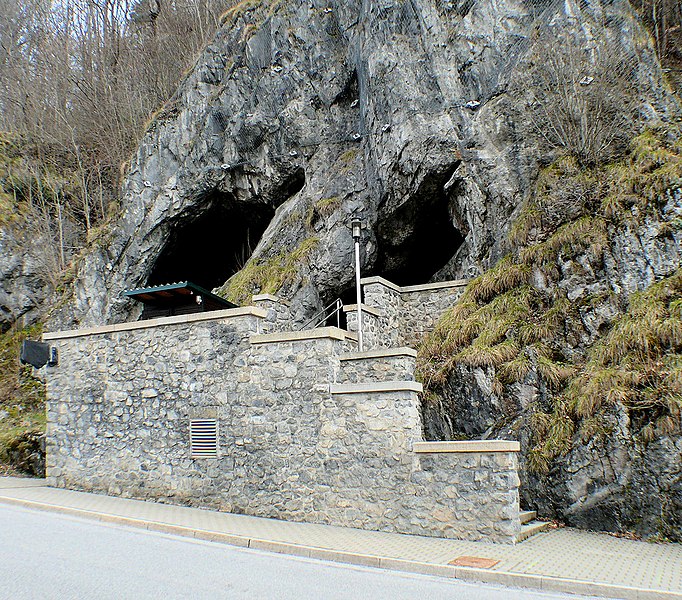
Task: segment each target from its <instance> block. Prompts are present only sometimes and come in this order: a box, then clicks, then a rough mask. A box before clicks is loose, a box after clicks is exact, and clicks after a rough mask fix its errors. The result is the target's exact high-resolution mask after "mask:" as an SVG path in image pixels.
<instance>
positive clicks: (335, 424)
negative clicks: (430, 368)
mask: <svg viewBox="0 0 682 600" xmlns="http://www.w3.org/2000/svg"><path fill="white" fill-rule="evenodd" d="M274 312H277V311H274ZM266 313H267V315H269V316H272V314H273V310H263V308H253V309H248V308H247V309H236V310H232V311H221V312H220V313H215V315H216V316H215V317H214V318H211V317H209V316H207V315H206V314H204V315H202V316H201V317H200V318H193V317H185V318H175V319H166V320H163V319H162V320H159V321H158V323H154V322H148V323H147V324H146V326H142V325H144V324H141V323H140V322H138V323H131V324H128V325H129V327H126V326H125V325H116V326H109V327H104V328H99V329H97V330H91V331H87V330H84V331H80V332H61V333H53V334H47V335H46V336H45V338H46V340H48V341H49V342H50V343H51V344H53V345H55V346H56V347H57V348H58V350H59V365H58V366H56V367H52V368H49V369H48V375H47V377H48V408H47V410H48V442H47V475H48V482H49V484H50V485H53V486H58V487H67V488H72V489H82V490H92V491H100V492H104V493H108V494H113V495H119V496H125V497H134V498H153V499H158V500H162V501H168V502H173V503H181V504H188V505H193V506H204V507H211V508H215V509H219V510H224V511H229V512H234V513H244V514H249V515H256V516H263V517H274V518H280V519H289V520H293V521H305V522H313V523H329V524H334V525H340V526H350V527H357V528H362V529H373V530H383V531H391V532H401V533H411V534H420V535H429V536H440V537H448V538H461V539H469V540H481V539H486V540H489V541H494V542H513V541H514V540H515V537H516V534H517V533H518V531H519V528H520V524H519V496H518V485H519V479H518V475H517V462H516V453H515V452H506V451H505V452H467V453H442V454H441V453H426V454H423V453H415V452H413V451H412V445H413V443H414V442H418V441H421V440H422V427H421V417H420V411H419V400H418V396H417V392H416V390H417V389H418V384H416V383H415V382H414V381H411V380H412V379H413V364H414V357H413V355H412V354H411V351H410V350H409V349H399V350H401V351H404V352H403V353H402V354H401V353H400V352H397V354H396V355H393V356H389V357H386V358H385V360H384V359H382V358H381V356H378V357H377V356H368V357H367V358H366V359H365V358H363V356H362V354H350V355H349V354H348V352H349V350H351V351H355V350H356V348H355V342H354V341H353V340H352V339H351V338H350V337H349V336H348V335H347V333H346V332H344V331H341V330H339V329H335V328H324V329H317V330H313V331H312V332H296V333H281V332H276V330H277V327H276V326H273V323H272V322H268V320H267V319H268V317H267V316H264V315H266ZM272 331H275V333H272ZM268 332H270V333H268ZM375 354H376V352H375ZM379 354H380V353H379ZM382 360H383V364H382ZM363 361H364V362H366V368H365V371H366V373H367V377H366V379H365V382H367V383H363V377H362V372H363ZM386 377H387V378H389V379H390V381H389V383H386V384H385V385H384V384H381V383H379V384H377V383H376V382H377V381H379V382H381V381H382V380H383V381H387V380H386V379H385V378H386ZM396 377H398V378H399V379H400V380H399V381H395V378H396ZM373 382H374V383H373ZM377 386H378V387H377ZM193 418H216V419H217V420H218V426H219V456H218V458H208V459H207V458H203V459H192V458H191V457H190V446H189V422H190V420H191V419H193Z"/></svg>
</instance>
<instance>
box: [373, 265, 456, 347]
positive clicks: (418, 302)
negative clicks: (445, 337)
mask: <svg viewBox="0 0 682 600" xmlns="http://www.w3.org/2000/svg"><path fill="white" fill-rule="evenodd" d="M362 284H363V291H364V295H365V304H367V305H368V306H370V307H372V308H374V309H376V310H378V311H380V312H381V314H382V315H383V316H382V318H381V319H379V323H378V329H379V332H378V333H374V334H372V336H371V338H370V339H371V341H372V342H374V343H373V345H369V344H368V345H367V347H368V348H376V347H391V346H402V345H405V346H411V347H417V346H418V345H419V342H420V341H421V339H422V338H423V336H424V335H425V334H426V333H428V332H430V331H432V330H433V328H434V327H435V325H436V323H437V322H438V320H439V319H440V318H441V316H442V315H443V313H445V311H446V310H447V309H448V308H450V307H451V306H453V305H454V303H455V302H456V301H457V300H458V299H459V297H460V296H461V295H462V293H463V292H464V288H465V287H466V285H467V281H464V280H458V281H445V282H440V283H430V284H425V285H416V286H405V287H401V286H397V285H395V284H394V283H391V282H390V281H387V280H385V279H383V278H381V277H369V278H366V279H363V280H362ZM376 327H377V325H375V328H376ZM375 340H376V341H375Z"/></svg>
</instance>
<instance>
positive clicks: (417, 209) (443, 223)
mask: <svg viewBox="0 0 682 600" xmlns="http://www.w3.org/2000/svg"><path fill="white" fill-rule="evenodd" d="M453 172H454V168H450V169H448V170H447V171H445V172H443V173H440V174H434V175H432V176H430V177H427V178H425V179H424V181H423V182H422V184H421V186H420V187H419V189H418V190H417V192H416V193H415V194H414V195H413V196H411V197H410V198H409V199H408V200H407V201H406V202H404V203H403V204H402V205H400V206H399V207H398V208H397V209H395V210H393V211H391V212H385V214H383V215H382V211H381V209H380V212H379V219H378V221H377V225H376V238H377V244H378V256H377V262H376V266H375V268H374V269H373V271H374V273H373V274H374V275H380V276H381V277H384V278H385V279H388V280H389V281H391V282H393V283H395V284H396V285H419V284H422V283H427V282H429V281H431V279H432V278H433V276H434V275H435V274H436V273H438V271H440V270H441V269H442V268H443V267H445V265H447V263H448V262H449V261H450V260H451V259H452V257H453V256H454V255H455V253H456V252H457V249H458V248H459V247H460V246H461V245H462V242H463V241H464V236H463V235H462V233H461V232H460V231H459V230H458V229H456V228H455V226H454V224H453V218H452V210H451V207H450V198H449V194H448V192H447V190H446V189H445V184H446V183H447V182H448V180H449V179H450V177H451V175H452V173H453Z"/></svg>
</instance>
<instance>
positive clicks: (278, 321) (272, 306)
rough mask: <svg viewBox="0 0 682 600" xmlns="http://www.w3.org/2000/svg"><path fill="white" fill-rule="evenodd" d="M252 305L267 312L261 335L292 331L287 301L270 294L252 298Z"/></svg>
mask: <svg viewBox="0 0 682 600" xmlns="http://www.w3.org/2000/svg"><path fill="white" fill-rule="evenodd" d="M252 304H253V305H254V306H258V307H259V308H263V309H265V310H267V311H268V316H267V317H266V318H265V319H264V321H263V323H262V332H263V333H272V332H275V331H291V330H292V316H291V308H290V304H289V302H288V301H286V300H284V299H283V298H280V297H279V296H273V295H272V294H258V295H256V296H253V299H252Z"/></svg>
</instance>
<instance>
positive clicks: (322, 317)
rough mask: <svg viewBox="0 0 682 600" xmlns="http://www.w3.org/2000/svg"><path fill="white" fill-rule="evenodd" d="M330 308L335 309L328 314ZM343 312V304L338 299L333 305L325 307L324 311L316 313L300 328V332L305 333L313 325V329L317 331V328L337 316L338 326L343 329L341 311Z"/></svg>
mask: <svg viewBox="0 0 682 600" xmlns="http://www.w3.org/2000/svg"><path fill="white" fill-rule="evenodd" d="M330 308H333V309H334V310H332V311H331V312H328V311H329V309H330ZM342 310H343V302H341V299H340V298H337V299H336V300H334V302H332V303H331V304H329V305H327V306H325V307H324V308H323V309H322V310H320V311H318V312H316V313H315V314H314V315H313V316H312V317H311V318H310V319H308V320H307V321H306V322H305V323H304V324H303V325H302V326H301V327H299V331H303V330H304V329H308V327H310V324H311V323H315V324H314V325H313V326H312V329H315V328H316V327H319V326H320V325H322V324H323V323H324V322H325V321H326V320H327V319H329V317H331V316H333V315H334V314H336V326H337V327H339V328H340V327H341V311H342Z"/></svg>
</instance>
